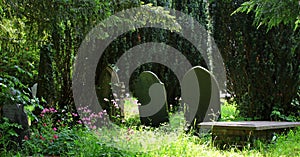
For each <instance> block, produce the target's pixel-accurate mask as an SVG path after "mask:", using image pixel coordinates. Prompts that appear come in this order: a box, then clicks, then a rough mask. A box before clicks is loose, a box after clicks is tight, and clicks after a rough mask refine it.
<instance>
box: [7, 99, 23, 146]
mask: <svg viewBox="0 0 300 157" xmlns="http://www.w3.org/2000/svg"><path fill="white" fill-rule="evenodd" d="M2 112H3V115H2V116H3V117H6V118H8V119H9V120H10V122H12V123H17V124H19V125H21V126H22V128H15V132H16V133H17V134H18V137H13V138H12V141H14V142H16V143H17V144H21V142H22V140H23V139H24V137H25V135H26V136H27V137H29V124H28V118H27V114H26V113H25V111H24V105H20V104H17V105H10V104H9V105H3V106H2Z"/></svg>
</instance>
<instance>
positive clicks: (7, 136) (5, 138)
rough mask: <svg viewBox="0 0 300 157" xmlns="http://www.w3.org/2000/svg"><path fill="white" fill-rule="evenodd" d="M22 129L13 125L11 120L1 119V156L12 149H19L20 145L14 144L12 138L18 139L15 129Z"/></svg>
mask: <svg viewBox="0 0 300 157" xmlns="http://www.w3.org/2000/svg"><path fill="white" fill-rule="evenodd" d="M20 128H22V126H21V125H19V124H16V123H11V122H10V121H9V119H7V118H5V117H2V118H0V137H1V138H0V155H1V154H6V153H7V151H9V150H10V149H12V148H16V147H18V144H17V143H14V142H13V141H12V138H13V137H18V134H17V133H16V132H15V129H20ZM1 156H2V155H1Z"/></svg>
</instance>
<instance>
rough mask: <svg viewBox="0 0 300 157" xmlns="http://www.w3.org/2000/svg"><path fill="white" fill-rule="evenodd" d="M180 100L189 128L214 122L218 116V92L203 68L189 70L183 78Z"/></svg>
mask: <svg viewBox="0 0 300 157" xmlns="http://www.w3.org/2000/svg"><path fill="white" fill-rule="evenodd" d="M181 90H182V100H183V102H184V103H185V105H186V106H185V107H186V108H185V118H186V121H187V123H188V125H189V126H196V125H197V124H199V123H200V122H209V121H216V120H217V119H218V118H219V116H220V113H221V112H220V111H221V105H220V92H219V88H218V84H217V82H216V80H215V78H214V76H213V75H212V74H211V73H210V72H209V71H207V70H206V69H204V68H203V67H200V66H196V67H193V68H192V69H190V70H189V71H188V72H187V73H186V74H185V75H184V77H183V81H182V87H181Z"/></svg>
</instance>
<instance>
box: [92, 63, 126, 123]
mask: <svg viewBox="0 0 300 157" xmlns="http://www.w3.org/2000/svg"><path fill="white" fill-rule="evenodd" d="M112 88H114V89H115V92H116V93H113V90H112ZM122 88H124V87H123V86H122V83H120V81H119V77H118V74H117V73H116V72H115V70H114V69H112V68H111V67H106V68H105V69H104V70H102V71H101V73H100V75H99V76H98V77H97V78H96V93H97V96H98V100H99V103H100V105H101V107H102V109H103V110H106V111H107V113H108V115H109V117H110V120H112V121H114V122H116V119H115V118H114V117H119V116H120V117H124V113H123V110H122V109H123V108H124V107H123V105H124V103H123V99H122V97H123V94H124V93H122Z"/></svg>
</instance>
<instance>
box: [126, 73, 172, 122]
mask: <svg viewBox="0 0 300 157" xmlns="http://www.w3.org/2000/svg"><path fill="white" fill-rule="evenodd" d="M133 86H134V87H133V91H132V93H133V96H134V97H136V98H137V99H138V102H139V103H140V104H141V105H140V106H138V109H139V114H140V120H141V123H142V124H143V125H146V126H152V127H157V126H159V125H160V124H162V123H165V122H169V118H168V112H167V98H166V90H165V87H164V84H163V83H162V82H161V81H160V80H159V79H158V77H157V76H156V75H155V74H154V73H153V72H151V71H144V72H142V73H141V74H140V75H139V76H138V78H137V79H136V81H135V83H134V84H133Z"/></svg>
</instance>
